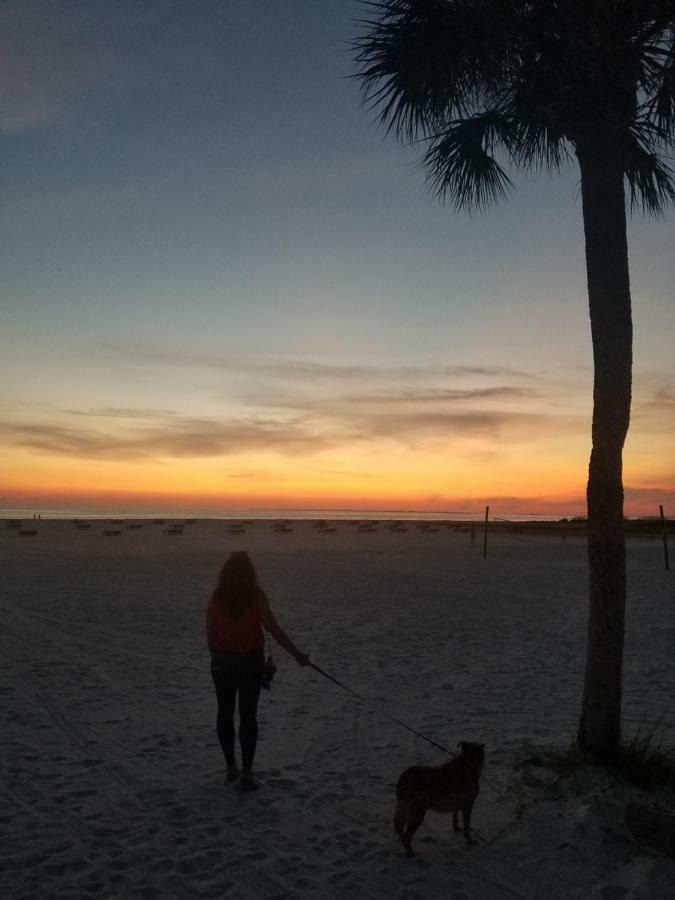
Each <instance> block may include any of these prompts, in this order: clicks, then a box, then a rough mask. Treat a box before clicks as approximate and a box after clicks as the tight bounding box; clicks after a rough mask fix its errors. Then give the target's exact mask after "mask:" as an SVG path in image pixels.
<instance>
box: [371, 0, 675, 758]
mask: <svg viewBox="0 0 675 900" xmlns="http://www.w3.org/2000/svg"><path fill="white" fill-rule="evenodd" d="M366 5H367V6H368V8H369V13H368V15H369V18H367V19H366V20H365V21H364V22H362V26H363V29H364V30H363V34H362V35H361V36H360V37H359V38H358V39H357V41H356V60H357V63H358V65H359V69H358V77H359V79H360V80H361V86H362V90H363V100H364V102H365V103H366V104H368V105H369V106H370V107H371V108H374V109H375V110H376V111H377V114H378V119H379V121H380V123H381V124H382V125H384V126H385V127H386V128H387V130H388V131H390V132H393V133H394V134H395V136H396V137H398V138H399V139H400V140H401V141H402V142H403V143H421V144H422V146H423V147H424V155H423V158H422V162H423V166H424V168H425V170H426V174H427V178H428V180H429V181H430V183H431V185H432V187H433V188H434V189H435V191H436V192H437V193H438V194H439V195H440V196H441V197H444V198H449V199H451V200H452V201H454V203H455V205H456V207H457V208H458V209H464V208H474V209H475V208H483V207H485V206H487V205H488V204H490V203H491V202H493V201H495V200H499V199H501V198H503V197H504V196H505V195H506V194H507V192H508V189H509V187H510V185H511V182H510V179H509V177H508V175H507V172H506V169H505V165H511V166H514V167H523V168H525V169H540V170H541V169H544V170H548V171H550V172H551V171H552V172H558V171H559V170H560V169H561V167H562V166H563V165H565V164H566V163H568V162H572V161H573V160H574V158H575V157H576V161H577V163H578V165H579V170H580V174H581V198H582V211H583V222H584V234H585V241H586V271H587V277H588V299H589V309H590V319H591V334H592V343H593V359H594V387H593V427H592V450H591V458H590V465H589V474H588V486H587V501H588V557H589V569H590V610H589V625H588V645H587V658H586V673H585V683H584V694H583V701H582V710H581V717H580V724H579V732H578V741H579V745H580V747H581V748H582V749H583V750H585V751H586V752H588V753H590V754H591V755H593V756H594V757H595V758H597V759H599V760H603V759H604V760H609V759H612V758H615V757H616V754H617V753H618V749H619V742H620V738H621V687H622V663H623V643H624V619H625V599H626V548H625V539H624V530H623V529H624V524H623V483H622V450H623V444H624V441H625V438H626V433H627V431H628V423H629V418H630V403H631V377H632V322H631V297H630V283H629V274H628V244H627V237H626V205H627V203H626V201H627V199H628V200H629V203H630V207H631V210H632V209H633V208H634V207H636V206H641V207H642V208H643V210H644V211H646V212H648V213H650V214H658V213H660V212H662V211H663V209H664V208H665V207H666V206H667V205H668V204H669V203H670V202H672V201H673V200H675V186H674V182H673V177H672V176H673V173H672V171H671V169H670V168H669V167H668V166H667V164H666V162H665V154H667V153H668V151H669V150H670V148H672V145H673V140H674V137H675V0H374V2H367V3H366ZM626 193H628V198H627V196H626Z"/></svg>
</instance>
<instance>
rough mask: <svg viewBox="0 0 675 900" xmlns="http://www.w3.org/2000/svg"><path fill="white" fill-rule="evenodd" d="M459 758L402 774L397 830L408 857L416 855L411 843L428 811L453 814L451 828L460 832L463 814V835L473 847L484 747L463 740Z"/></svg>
mask: <svg viewBox="0 0 675 900" xmlns="http://www.w3.org/2000/svg"><path fill="white" fill-rule="evenodd" d="M457 746H458V747H459V748H460V749H461V751H462V752H461V753H460V754H459V756H456V757H455V758H454V759H451V760H450V761H449V762H447V763H445V764H444V765H442V766H412V767H411V768H409V769H406V770H405V772H403V774H402V775H401V777H400V778H399V780H398V784H397V786H396V800H397V803H396V814H395V816H394V830H395V831H396V834H397V835H398V836H399V837H400V838H401V842H402V843H403V846H404V847H405V852H406V856H414V855H415V854H414V853H413V851H412V848H411V846H410V842H411V841H412V838H413V835H414V834H415V832H416V831H417V829H418V828H419V827H420V825H421V824H422V821H423V819H424V816H425V813H426V811H427V810H428V809H433V810H435V811H436V812H443V813H446V812H451V813H452V827H453V830H454V831H459V830H460V828H459V817H458V815H457V813H458V812H459V810H461V811H462V819H463V822H464V836H465V837H466V839H467V841H468V842H469V843H470V844H475V843H476V841H474V840H473V839H472V837H471V810H472V809H473V804H474V802H475V800H476V797H477V796H478V790H479V788H480V774H481V772H482V771H483V764H484V762H485V744H476V743H473V742H471V741H460V742H459V744H458V745H457Z"/></svg>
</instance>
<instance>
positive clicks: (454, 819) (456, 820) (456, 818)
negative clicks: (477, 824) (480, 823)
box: [452, 809, 462, 834]
mask: <svg viewBox="0 0 675 900" xmlns="http://www.w3.org/2000/svg"><path fill="white" fill-rule="evenodd" d="M452 830H453V831H454V832H455V834H457V833H459V832H460V831H461V830H462V829H461V828H460V827H459V816H458V814H457V810H456V809H453V811H452Z"/></svg>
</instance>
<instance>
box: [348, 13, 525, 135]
mask: <svg viewBox="0 0 675 900" xmlns="http://www.w3.org/2000/svg"><path fill="white" fill-rule="evenodd" d="M364 5H365V6H367V7H368V8H369V9H370V10H371V11H372V17H371V18H368V19H366V20H363V21H362V22H361V23H360V24H361V25H362V26H363V27H364V29H365V31H364V34H363V35H362V36H361V37H359V38H357V39H356V40H355V41H354V42H353V48H354V50H355V51H356V53H355V58H356V62H357V64H358V66H359V68H358V71H357V73H356V77H357V78H359V79H360V81H361V88H362V97H363V102H364V103H365V104H366V106H368V107H369V108H370V109H371V110H375V111H376V112H377V118H378V120H379V123H380V124H381V125H384V126H385V127H386V129H387V130H388V131H390V132H393V133H394V134H396V135H397V137H399V138H400V139H401V140H404V141H413V140H415V139H416V138H417V137H419V136H425V135H426V136H429V132H430V131H432V130H433V128H434V127H435V123H436V122H437V121H438V120H439V119H448V118H454V117H456V116H465V115H468V113H469V111H470V109H471V108H472V106H473V105H475V104H476V103H478V102H479V101H480V98H481V96H484V95H485V94H486V93H489V92H490V91H491V90H493V89H495V88H496V87H498V85H499V84H500V81H501V77H500V76H501V73H502V70H503V66H504V56H505V54H506V52H507V49H508V42H507V41H506V40H505V36H504V34H503V31H504V29H499V28H495V16H496V15H498V14H499V10H500V9H502V8H503V10H506V8H507V7H508V5H509V4H508V2H506V0H369V2H368V0H367V2H365V4H364ZM502 14H503V15H505V12H503V13H502Z"/></svg>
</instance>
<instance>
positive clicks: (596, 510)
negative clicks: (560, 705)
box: [576, 141, 633, 761]
mask: <svg viewBox="0 0 675 900" xmlns="http://www.w3.org/2000/svg"><path fill="white" fill-rule="evenodd" d="M602 144H604V146H602V145H600V142H598V141H585V142H584V141H578V142H577V147H576V152H577V157H578V159H579V167H580V170H581V195H582V204H583V216H584V233H585V237H586V272H587V276H588V299H589V310H590V317H591V334H592V340H593V361H594V382H593V446H592V450H591V459H590V465H589V471H588V487H587V501H588V561H589V570H590V607H589V618H588V645H587V650H586V675H585V681H584V694H583V701H582V710H581V720H580V723H579V733H578V742H579V746H580V747H581V748H582V749H583V750H584V751H586V752H588V753H590V754H591V755H592V756H594V757H595V758H596V759H598V760H603V761H609V760H612V759H615V758H616V756H617V754H618V751H619V742H620V739H621V691H622V667H623V643H624V622H625V608H626V544H625V538H624V524H623V482H622V450H623V445H624V441H625V439H626V433H627V431H628V423H629V420H630V402H631V378H632V343H633V326H632V321H631V298H630V281H629V274H628V243H627V237H626V208H625V195H624V181H623V166H622V162H621V159H620V158H618V157H617V154H616V147H615V146H614V147H612V146H611V145H608V144H607V143H605V142H602Z"/></svg>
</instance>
